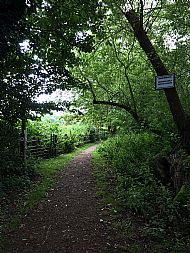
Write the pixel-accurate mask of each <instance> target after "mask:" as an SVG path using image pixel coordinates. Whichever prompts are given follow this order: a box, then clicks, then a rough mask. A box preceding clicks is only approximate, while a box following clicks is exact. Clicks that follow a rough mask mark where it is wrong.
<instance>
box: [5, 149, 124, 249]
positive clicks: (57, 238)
mask: <svg viewBox="0 0 190 253" xmlns="http://www.w3.org/2000/svg"><path fill="white" fill-rule="evenodd" d="M95 148H96V146H93V147H90V148H88V149H87V150H86V151H84V152H82V153H80V154H79V155H77V156H76V157H75V158H74V159H73V160H72V161H71V162H70V163H69V164H68V165H67V167H66V168H65V169H64V171H63V172H61V173H59V174H58V176H57V184H56V186H55V187H54V189H51V191H50V192H49V193H48V198H47V201H44V202H42V203H40V204H39V206H38V207H37V208H36V209H35V210H34V211H33V213H31V214H30V215H29V216H27V217H25V218H24V220H23V224H22V225H21V226H20V228H19V229H18V230H17V231H15V232H12V233H10V234H9V235H8V237H9V241H10V242H11V246H10V247H9V249H7V250H5V251H4V252H3V253H50V252H51V253H57V252H59V253H66V252H67V253H79V252H80V253H92V252H93V253H100V252H105V253H107V252H109V253H112V252H118V253H120V252H121V250H118V249H117V248H115V243H114V239H113V238H114V236H115V235H114V232H113V231H111V230H110V229H108V227H107V225H106V224H107V223H106V222H104V214H103V212H102V211H101V210H100V209H99V208H98V207H97V206H98V201H99V200H98V198H97V196H96V187H95V182H94V178H93V176H92V166H91V164H90V159H91V152H92V151H93V150H94V149H95Z"/></svg>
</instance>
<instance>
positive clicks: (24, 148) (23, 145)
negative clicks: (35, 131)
mask: <svg viewBox="0 0 190 253" xmlns="http://www.w3.org/2000/svg"><path fill="white" fill-rule="evenodd" d="M26 151H27V131H26V118H25V116H24V117H23V118H22V119H21V137H20V155H21V157H22V160H23V163H24V168H25V169H26V167H27V157H26Z"/></svg>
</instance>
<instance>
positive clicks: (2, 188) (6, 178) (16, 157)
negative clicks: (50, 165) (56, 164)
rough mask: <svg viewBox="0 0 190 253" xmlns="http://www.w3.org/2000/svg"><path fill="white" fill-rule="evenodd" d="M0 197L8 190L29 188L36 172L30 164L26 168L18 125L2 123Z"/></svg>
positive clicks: (0, 136) (0, 125) (0, 124)
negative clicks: (22, 156) (20, 150)
mask: <svg viewBox="0 0 190 253" xmlns="http://www.w3.org/2000/svg"><path fill="white" fill-rule="evenodd" d="M0 129H1V131H0V143H1V146H0V197H2V196H3V195H4V193H5V192H6V191H7V190H15V189H19V188H23V187H25V186H27V185H28V184H29V183H30V181H31V178H32V177H33V176H34V171H33V169H32V167H31V165H30V164H28V166H27V168H25V167H24V165H23V161H22V159H21V157H20V154H19V131H18V129H17V126H16V125H11V124H10V123H8V122H7V121H2V120H1V121H0Z"/></svg>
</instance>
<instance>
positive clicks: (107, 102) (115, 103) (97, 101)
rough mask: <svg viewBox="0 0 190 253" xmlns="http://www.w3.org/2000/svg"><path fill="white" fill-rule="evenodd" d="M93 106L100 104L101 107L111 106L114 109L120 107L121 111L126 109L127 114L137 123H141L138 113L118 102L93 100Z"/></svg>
mask: <svg viewBox="0 0 190 253" xmlns="http://www.w3.org/2000/svg"><path fill="white" fill-rule="evenodd" d="M93 104H96V105H97V104H99V105H111V106H114V107H118V108H121V109H124V110H125V111H126V112H128V113H130V114H131V116H132V117H133V118H134V119H135V121H136V122H137V123H140V119H139V116H138V115H137V113H136V112H135V111H133V110H132V108H131V107H130V106H129V105H124V104H120V103H117V102H112V101H102V100H96V99H95V100H93Z"/></svg>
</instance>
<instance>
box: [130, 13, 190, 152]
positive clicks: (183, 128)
mask: <svg viewBox="0 0 190 253" xmlns="http://www.w3.org/2000/svg"><path fill="white" fill-rule="evenodd" d="M125 16H126V18H127V20H128V21H129V23H130V25H131V27H132V28H133V32H134V35H135V37H136V39H137V40H138V41H139V44H140V46H141V48H142V49H143V50H144V52H145V53H146V55H147V57H148V59H149V61H150V62H151V64H152V66H153V68H154V70H155V72H156V73H157V75H158V76H162V75H168V74H169V73H168V71H167V69H166V67H165V65H164V63H163V62H162V60H161V59H160V57H159V55H158V54H157V52H156V50H155V48H154V46H153V45H152V43H151V41H150V39H149V37H148V36H147V34H146V32H145V30H144V29H143V26H142V24H141V22H140V19H139V17H138V15H137V14H136V13H135V12H134V11H133V10H130V11H128V12H126V13H125ZM164 92H165V95H166V98H167V101H168V104H169V107H170V111H171V113H172V116H173V119H174V122H175V124H176V126H177V128H178V131H179V133H180V136H181V139H182V144H183V147H184V148H185V149H186V150H187V151H188V153H190V131H189V129H190V120H189V119H188V117H187V116H186V114H185V112H184V110H183V107H182V104H181V102H180V99H179V96H178V93H177V91H176V88H170V89H164Z"/></svg>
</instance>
